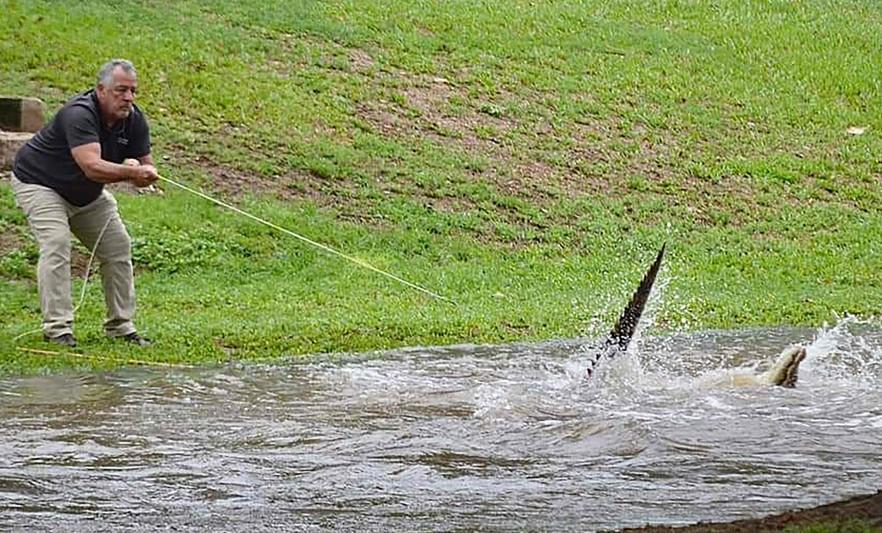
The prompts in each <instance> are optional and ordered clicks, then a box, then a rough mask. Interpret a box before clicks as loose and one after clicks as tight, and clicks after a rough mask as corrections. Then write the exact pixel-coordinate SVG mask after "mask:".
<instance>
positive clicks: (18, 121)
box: [0, 96, 44, 132]
mask: <svg viewBox="0 0 882 533" xmlns="http://www.w3.org/2000/svg"><path fill="white" fill-rule="evenodd" d="M43 122H44V106H43V101H42V100H40V99H39V98H29V97H19V96H0V130H6V131H28V132H37V131H40V128H42V127H43Z"/></svg>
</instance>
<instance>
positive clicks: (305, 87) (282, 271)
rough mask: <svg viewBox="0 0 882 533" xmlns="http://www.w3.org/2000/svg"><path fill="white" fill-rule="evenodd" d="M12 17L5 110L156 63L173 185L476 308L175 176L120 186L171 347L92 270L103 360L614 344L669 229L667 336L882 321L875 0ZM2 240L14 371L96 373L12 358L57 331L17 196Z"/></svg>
mask: <svg viewBox="0 0 882 533" xmlns="http://www.w3.org/2000/svg"><path fill="white" fill-rule="evenodd" d="M173 5H174V7H172V6H173ZM0 12H2V15H0V19H2V22H3V24H0V64H3V65H4V68H3V69H0V93H4V94H27V95H34V96H39V97H41V98H43V99H44V100H45V101H46V102H47V105H48V107H49V109H50V110H51V111H54V110H55V109H57V107H58V106H59V105H60V104H61V103H62V102H63V101H64V100H65V99H66V98H67V97H69V96H70V95H72V94H74V93H75V92H78V91H81V90H84V89H86V88H87V87H89V86H90V85H91V84H92V83H93V79H94V74H95V71H96V70H97V68H98V66H100V64H101V63H102V62H104V61H105V60H107V59H108V58H110V57H111V56H113V57H126V58H128V59H131V60H132V61H134V62H135V64H136V66H137V67H138V69H139V80H140V85H141V88H140V89H141V90H140V92H139V105H140V106H141V107H142V108H143V109H144V110H145V112H146V113H147V114H148V117H149V118H150V120H151V124H152V128H153V140H154V153H155V155H156V156H157V159H158V161H159V164H160V172H162V173H163V174H164V175H167V176H168V177H170V178H173V179H175V180H180V181H184V182H186V183H189V184H197V185H199V186H201V187H204V188H205V190H207V191H209V192H211V193H212V194H215V195H217V196H219V197H221V198H224V199H226V200H229V201H232V202H234V203H236V205H238V206H240V207H242V208H244V209H247V210H249V211H250V212H254V213H255V214H257V215H259V216H261V217H264V218H266V219H268V220H271V221H272V222H274V223H276V224H279V225H282V226H284V227H286V228H289V229H291V230H293V231H295V232H297V233H299V234H302V235H304V236H306V237H308V238H310V239H314V240H316V241H319V242H321V243H324V244H327V245H330V246H332V247H334V248H335V249H338V250H340V251H342V252H344V253H346V254H350V255H352V256H355V257H358V258H360V259H363V260H366V261H368V262H370V263H371V264H373V265H375V266H377V267H378V268H381V269H383V270H388V271H389V272H392V273H394V274H395V275H397V276H401V277H403V278H405V279H407V280H409V281H412V282H415V283H418V284H420V285H422V286H425V287H427V288H429V289H431V290H432V291H435V292H439V293H441V294H443V295H445V296H447V297H449V298H452V299H454V300H456V301H457V302H458V305H457V306H455V307H454V306H450V305H448V304H445V303H443V302H438V301H433V300H431V299H429V298H427V297H425V296H424V295H421V294H420V293H418V292H416V291H414V290H412V289H409V288H407V287H405V286H403V285H400V284H397V283H395V282H393V281H391V280H389V279H387V278H384V277H382V276H379V275H377V274H375V273H372V272H370V271H368V270H366V269H362V268H360V267H358V266H356V265H354V264H352V263H350V262H347V261H345V260H343V259H341V258H339V257H336V256H333V255H328V254H326V253H324V252H321V251H319V250H316V249H314V248H311V247H309V246H307V245H305V244H303V243H302V242H300V241H297V240H296V239H293V238H289V237H285V236H282V235H279V234H277V233H275V232H274V231H272V230H270V229H269V228H266V227H263V226H260V225H257V224H255V223H254V222H253V221H250V220H248V219H246V218H244V217H241V216H239V215H236V214H234V213H232V212H230V211H225V210H223V209H221V208H218V207H215V206H212V205H211V204H209V203H208V202H206V201H204V200H202V199H199V198H196V197H194V196H192V195H189V194H188V193H186V192H182V191H178V190H176V189H175V188H173V187H168V186H167V187H166V189H167V194H166V195H164V196H161V197H157V196H152V197H146V196H139V197H124V196H122V195H119V196H118V197H119V200H120V205H121V210H122V212H123V216H124V218H125V220H126V222H127V224H128V226H129V228H130V231H131V233H132V235H133V237H134V239H135V262H136V268H137V269H138V277H137V285H138V290H139V300H138V303H139V315H138V322H139V324H140V327H141V329H142V330H143V331H144V332H145V333H147V334H148V335H150V336H152V337H154V338H156V339H157V340H158V343H157V346H156V347H154V348H151V349H150V350H146V351H141V352H134V351H131V350H127V349H125V348H123V347H119V346H117V345H114V344H111V343H110V342H109V341H106V340H104V339H102V338H101V334H100V323H101V319H102V318H101V317H102V314H103V307H102V298H101V294H100V288H99V287H100V284H99V283H94V284H90V286H89V290H88V291H87V297H86V300H85V302H84V305H83V307H82V309H81V310H80V311H79V314H78V317H77V326H76V333H77V335H78V337H79V338H80V340H81V341H82V343H83V345H84V350H86V351H89V352H95V353H118V354H122V355H132V354H135V353H137V354H138V355H139V356H140V357H145V358H150V359H156V360H162V361H177V362H197V363H198V362H204V361H216V360H220V359H224V358H227V357H231V356H232V357H236V358H242V359H257V358H261V359H262V358H272V357H277V356H279V355H292V354H303V353H312V352H323V351H361V350H371V349H377V348H388V347H395V346H402V345H416V344H446V343H454V342H464V341H468V342H506V341H511V340H526V339H545V338H555V337H572V336H577V335H584V334H588V335H592V334H599V333H602V330H603V329H604V328H606V327H608V325H609V324H610V323H611V322H612V321H613V320H614V318H615V315H616V313H617V312H618V311H619V309H620V308H621V307H622V306H623V304H624V302H625V301H626V300H627V298H628V296H629V293H630V291H631V290H632V288H633V286H634V285H635V284H636V282H637V280H638V279H639V277H640V275H641V273H642V271H643V270H644V269H645V267H646V266H647V265H648V263H649V261H650V260H651V258H652V256H653V255H654V253H655V250H656V249H657V248H658V247H659V246H660V245H661V243H662V242H664V241H666V242H668V244H669V250H670V254H669V258H668V261H667V263H666V266H665V270H664V274H663V275H664V277H665V280H666V283H667V285H666V289H665V291H664V299H663V302H662V303H661V305H660V309H659V312H658V317H657V319H656V329H657V331H670V330H675V329H701V328H732V327H745V326H756V325H774V324H798V325H820V324H821V323H822V322H825V321H830V320H832V319H833V317H834V316H837V315H843V314H846V313H852V314H857V315H862V316H865V317H871V316H878V315H879V314H880V305H882V303H880V302H882V275H880V273H879V272H880V268H879V265H882V246H880V241H879V237H878V236H879V235H882V215H880V210H879V208H878V206H879V205H882V187H880V185H882V167H880V159H879V154H880V153H882V136H880V133H882V115H880V114H879V113H878V109H880V108H882V82H880V81H879V76H878V73H879V72H880V71H882V31H880V30H882V10H880V9H879V6H878V5H877V3H876V2H874V1H869V0H866V1H844V0H843V1H835V0H807V1H803V2H789V1H783V0H781V1H771V2H768V1H762V2H760V1H747V2H743V1H734V0H733V1H723V2H694V1H679V2H678V1H673V0H671V1H658V2H616V3H608V2H599V1H596V2H591V1H575V0H573V1H561V2H547V1H540V2H527V1H520V0H512V1H509V2H505V3H497V2H489V1H478V0H470V1H466V0H458V1H451V2H414V1H405V0H395V1H390V2H363V1H340V0H337V1H328V2H312V1H300V2H297V1H277V2H264V1H260V2H257V1H255V0H247V1H242V2H236V3H232V2H221V1H214V2H210V1H202V2H195V1H191V2H187V1H184V2H174V3H172V2H165V1H160V0H155V1H150V2H140V1H139V2H135V1H128V2H127V1H122V2H115V3H113V4H112V5H110V4H107V3H106V2H97V1H83V2H78V3H75V4H74V3H58V2H32V1H12V0H0ZM852 126H858V127H863V128H866V130H865V133H864V134H863V135H849V134H848V133H846V130H847V129H848V128H849V127H852ZM0 231H2V233H3V235H4V237H3V240H0V253H2V254H3V255H2V256H0V277H2V278H3V279H2V281H0V317H2V321H0V368H2V371H3V372H35V371H41V370H44V369H46V370H51V369H58V368H62V367H64V366H65V365H70V364H76V365H86V366H90V365H93V364H96V363H94V362H93V363H90V362H87V361H78V360H77V361H71V360H67V359H65V360H55V359H47V358H42V357H39V356H37V357H29V356H28V357H26V356H24V355H23V354H22V353H21V352H19V351H18V350H17V349H16V347H17V346H26V347H32V348H38V347H42V346H43V345H42V343H41V342H40V341H39V336H25V337H24V338H22V339H18V340H13V339H14V338H15V337H16V336H18V335H20V334H21V333H24V332H26V331H29V330H32V329H34V328H36V327H38V326H39V309H38V298H37V293H36V287H35V283H34V274H33V271H34V266H35V264H36V259H37V254H36V247H35V246H34V244H33V243H32V242H31V239H30V237H29V235H28V232H27V228H26V225H25V221H24V218H23V216H22V215H21V213H20V212H19V211H18V209H17V207H16V206H15V205H14V202H13V199H12V194H11V191H10V189H9V187H8V185H6V184H3V185H0ZM76 289H77V290H78V289H79V286H77V287H76ZM77 294H79V293H78V292H77ZM99 366H100V364H99Z"/></svg>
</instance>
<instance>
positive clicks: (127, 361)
mask: <svg viewBox="0 0 882 533" xmlns="http://www.w3.org/2000/svg"><path fill="white" fill-rule="evenodd" d="M18 349H19V350H21V351H22V352H27V353H33V354H37V355H53V356H63V357H76V358H78V359H93V360H95V361H104V362H110V363H124V364H128V365H143V366H161V367H165V368H195V367H193V366H191V365H181V364H176V363H162V362H160V361H144V360H142V359H134V358H123V357H102V356H97V355H88V354H84V353H77V352H61V351H53V350H36V349H34V348H22V347H19V348H18Z"/></svg>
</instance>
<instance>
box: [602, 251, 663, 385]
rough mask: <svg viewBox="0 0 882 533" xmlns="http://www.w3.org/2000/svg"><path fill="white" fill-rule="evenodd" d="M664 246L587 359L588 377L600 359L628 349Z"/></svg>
mask: <svg viewBox="0 0 882 533" xmlns="http://www.w3.org/2000/svg"><path fill="white" fill-rule="evenodd" d="M666 246H667V243H665V244H662V247H661V250H659V251H658V255H656V257H655V261H653V263H652V265H651V266H650V267H649V270H647V271H646V274H644V275H643V280H642V281H640V285H638V286H637V290H636V291H634V295H633V296H631V301H630V302H628V305H627V307H625V310H624V311H623V312H622V315H621V316H620V317H619V319H618V320H617V321H616V325H615V326H614V327H613V329H612V331H611V332H610V333H609V335H607V337H606V339H605V340H604V341H603V344H602V345H601V348H600V350H598V351H597V352H595V353H594V354H593V357H592V358H591V359H590V360H589V361H588V370H587V372H588V377H591V375H592V374H593V373H594V370H595V368H596V367H597V364H598V363H600V360H601V359H603V358H605V357H606V358H612V357H615V356H616V354H618V353H622V352H624V351H625V350H627V349H628V344H630V343H631V339H632V338H633V337H634V332H635V331H637V324H638V323H639V322H640V316H641V315H642V314H643V309H644V308H645V307H646V302H647V301H648V300H649V295H650V293H651V292H652V286H653V284H654V283H655V278H656V276H657V275H658V271H659V269H660V268H661V263H662V258H663V257H664V255H665V247H666Z"/></svg>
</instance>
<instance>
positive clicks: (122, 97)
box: [95, 67, 138, 122]
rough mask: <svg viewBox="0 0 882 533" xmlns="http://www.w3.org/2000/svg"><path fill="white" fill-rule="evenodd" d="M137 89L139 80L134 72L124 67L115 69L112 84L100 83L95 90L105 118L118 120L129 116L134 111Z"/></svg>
mask: <svg viewBox="0 0 882 533" xmlns="http://www.w3.org/2000/svg"><path fill="white" fill-rule="evenodd" d="M137 90H138V80H137V79H135V76H134V74H132V73H129V72H126V71H125V70H123V68H122V67H116V68H115V69H113V76H112V79H111V82H110V85H109V86H105V85H104V84H103V83H99V84H98V87H97V89H96V91H95V92H96V93H97V94H98V102H99V103H100V104H101V114H102V116H103V117H104V119H105V120H110V121H113V122H116V121H118V120H124V119H125V118H126V117H128V116H129V114H130V113H131V112H132V105H133V104H134V103H135V92H137Z"/></svg>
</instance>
